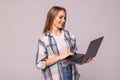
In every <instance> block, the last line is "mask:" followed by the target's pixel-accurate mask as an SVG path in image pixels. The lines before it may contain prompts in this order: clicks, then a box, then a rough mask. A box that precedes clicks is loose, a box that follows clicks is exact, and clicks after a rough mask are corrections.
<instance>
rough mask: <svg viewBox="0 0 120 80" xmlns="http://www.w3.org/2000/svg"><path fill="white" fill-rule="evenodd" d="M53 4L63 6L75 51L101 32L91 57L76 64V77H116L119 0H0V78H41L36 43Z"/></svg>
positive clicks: (119, 55) (91, 79)
mask: <svg viewBox="0 0 120 80" xmlns="http://www.w3.org/2000/svg"><path fill="white" fill-rule="evenodd" d="M54 5H57V6H62V7H65V8H66V9H67V12H68V14H67V23H66V28H65V29H67V30H69V31H71V32H72V33H73V34H74V35H75V36H76V38H77V46H78V52H80V53H85V52H86V50H87V47H88V45H89V42H90V41H91V40H93V39H95V38H98V37H100V36H105V38H104V40H103V42H102V44H101V47H100V49H99V51H98V54H97V56H96V57H95V58H94V60H93V61H92V62H90V63H88V64H84V65H77V68H78V70H79V72H80V74H81V78H80V80H120V62H119V61H120V35H119V34H120V0H0V80H42V77H43V76H42V74H41V71H40V70H38V69H36V66H35V58H36V43H37V40H38V39H39V37H40V35H41V33H42V30H43V27H44V23H45V19H46V15H47V12H48V10H49V9H50V8H51V7H52V6H54Z"/></svg>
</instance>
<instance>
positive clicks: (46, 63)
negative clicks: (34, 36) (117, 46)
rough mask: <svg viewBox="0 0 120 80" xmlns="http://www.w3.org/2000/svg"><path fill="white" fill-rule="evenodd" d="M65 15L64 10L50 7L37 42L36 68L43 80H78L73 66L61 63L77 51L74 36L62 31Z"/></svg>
mask: <svg viewBox="0 0 120 80" xmlns="http://www.w3.org/2000/svg"><path fill="white" fill-rule="evenodd" d="M66 14H67V13H66V10H65V8H63V7H59V6H54V7H52V8H51V9H50V10H49V12H48V14H47V19H46V23H45V27H44V30H43V34H42V36H41V38H40V39H39V40H38V51H37V57H36V66H37V68H38V69H41V70H42V72H43V76H44V80H79V73H78V72H77V69H76V66H75V64H69V63H65V62H62V60H63V59H65V58H66V57H68V56H71V55H74V53H75V52H76V50H77V48H76V40H75V37H74V35H73V34H71V33H69V32H68V31H67V30H64V27H65V23H66Z"/></svg>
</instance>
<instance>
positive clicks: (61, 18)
mask: <svg viewBox="0 0 120 80" xmlns="http://www.w3.org/2000/svg"><path fill="white" fill-rule="evenodd" d="M65 18H66V14H65V12H64V11H63V10H60V11H59V12H58V14H57V16H56V17H55V18H54V19H53V24H52V27H53V28H54V27H56V28H58V29H61V28H63V25H64V23H65Z"/></svg>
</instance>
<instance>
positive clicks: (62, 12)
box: [57, 10, 66, 16]
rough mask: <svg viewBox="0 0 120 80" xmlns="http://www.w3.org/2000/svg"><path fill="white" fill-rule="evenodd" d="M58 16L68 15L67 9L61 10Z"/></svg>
mask: <svg viewBox="0 0 120 80" xmlns="http://www.w3.org/2000/svg"><path fill="white" fill-rule="evenodd" d="M57 16H66V14H65V11H64V10H60V11H59V12H58V14H57Z"/></svg>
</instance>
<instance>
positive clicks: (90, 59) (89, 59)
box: [85, 57, 93, 63]
mask: <svg viewBox="0 0 120 80" xmlns="http://www.w3.org/2000/svg"><path fill="white" fill-rule="evenodd" d="M92 60H93V59H92V58H91V57H90V58H88V60H87V61H86V62H85V63H89V62H90V61H92Z"/></svg>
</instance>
